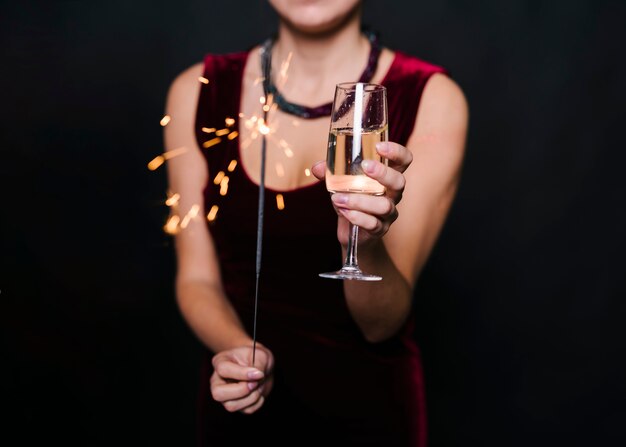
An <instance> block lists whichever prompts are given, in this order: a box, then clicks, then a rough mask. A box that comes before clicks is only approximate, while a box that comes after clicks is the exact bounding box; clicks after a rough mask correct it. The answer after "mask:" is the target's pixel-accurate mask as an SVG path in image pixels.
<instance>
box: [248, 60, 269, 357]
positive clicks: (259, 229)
mask: <svg viewBox="0 0 626 447" xmlns="http://www.w3.org/2000/svg"><path fill="white" fill-rule="evenodd" d="M263 76H270V73H269V72H265V73H263ZM263 90H264V92H263V93H264V101H263V102H265V105H267V104H268V102H269V100H268V92H267V91H265V83H264V89H263ZM268 111H269V108H268V107H265V106H264V107H263V125H265V126H267V112H268ZM266 146H267V133H266V132H261V179H260V182H259V210H258V214H257V217H258V218H257V232H256V285H255V290H254V323H253V326H252V366H254V360H255V358H256V320H257V314H258V308H259V278H260V276H261V253H262V249H263V210H264V207H265V150H266Z"/></svg>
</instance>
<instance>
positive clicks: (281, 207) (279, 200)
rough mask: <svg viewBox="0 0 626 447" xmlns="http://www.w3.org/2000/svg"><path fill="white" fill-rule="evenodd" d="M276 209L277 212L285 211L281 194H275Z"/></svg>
mask: <svg viewBox="0 0 626 447" xmlns="http://www.w3.org/2000/svg"><path fill="white" fill-rule="evenodd" d="M276 208H278V209H279V210H284V209H285V199H283V195H282V194H276Z"/></svg>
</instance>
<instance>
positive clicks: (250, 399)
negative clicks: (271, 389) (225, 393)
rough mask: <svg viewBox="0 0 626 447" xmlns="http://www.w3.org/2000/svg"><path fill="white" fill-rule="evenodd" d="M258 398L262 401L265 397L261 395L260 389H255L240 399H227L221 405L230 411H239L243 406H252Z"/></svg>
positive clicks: (257, 401) (256, 402)
mask: <svg viewBox="0 0 626 447" xmlns="http://www.w3.org/2000/svg"><path fill="white" fill-rule="evenodd" d="M260 400H261V401H264V400H265V399H264V398H263V396H262V395H261V391H260V390H255V391H252V392H251V393H250V394H248V395H247V396H245V397H243V398H241V399H236V400H228V401H226V402H223V403H222V405H223V406H224V408H225V409H226V410H227V411H230V412H231V413H232V412H235V411H240V410H243V409H245V408H249V407H252V406H254V405H256V404H258V403H259V401H260Z"/></svg>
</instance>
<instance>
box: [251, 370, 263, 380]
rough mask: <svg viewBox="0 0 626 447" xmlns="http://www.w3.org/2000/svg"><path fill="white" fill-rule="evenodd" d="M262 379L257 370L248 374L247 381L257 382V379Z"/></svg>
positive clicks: (260, 373)
mask: <svg viewBox="0 0 626 447" xmlns="http://www.w3.org/2000/svg"><path fill="white" fill-rule="evenodd" d="M262 377H263V373H262V372H261V371H259V370H258V369H257V370H255V371H249V372H248V379H253V380H257V379H261V378H262Z"/></svg>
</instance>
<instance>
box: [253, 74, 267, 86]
mask: <svg viewBox="0 0 626 447" xmlns="http://www.w3.org/2000/svg"><path fill="white" fill-rule="evenodd" d="M263 81H265V77H264V76H259V77H258V78H256V79H255V80H254V83H253V84H252V85H258V84H259V83H260V82H263Z"/></svg>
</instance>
